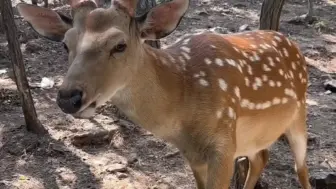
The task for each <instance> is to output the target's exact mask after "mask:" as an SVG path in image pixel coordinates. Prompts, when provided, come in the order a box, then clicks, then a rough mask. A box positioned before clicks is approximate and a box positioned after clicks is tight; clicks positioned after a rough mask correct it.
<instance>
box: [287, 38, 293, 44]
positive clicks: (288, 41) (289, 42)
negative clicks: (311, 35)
mask: <svg viewBox="0 0 336 189" xmlns="http://www.w3.org/2000/svg"><path fill="white" fill-rule="evenodd" d="M286 41H287V43H288V45H289V46H292V43H291V41H290V40H289V39H288V38H286Z"/></svg>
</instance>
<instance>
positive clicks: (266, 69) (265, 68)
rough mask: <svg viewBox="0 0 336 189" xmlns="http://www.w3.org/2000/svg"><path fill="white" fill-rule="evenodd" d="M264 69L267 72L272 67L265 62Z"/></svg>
mask: <svg viewBox="0 0 336 189" xmlns="http://www.w3.org/2000/svg"><path fill="white" fill-rule="evenodd" d="M263 70H264V71H266V72H269V71H271V68H270V67H268V66H267V64H263Z"/></svg>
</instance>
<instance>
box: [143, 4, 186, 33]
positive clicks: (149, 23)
mask: <svg viewBox="0 0 336 189" xmlns="http://www.w3.org/2000/svg"><path fill="white" fill-rule="evenodd" d="M188 7H189V0H172V1H170V2H167V3H162V4H160V5H157V6H155V7H154V8H152V9H151V10H150V11H149V12H148V13H147V15H145V16H144V17H143V18H142V19H141V20H138V22H139V25H140V32H141V38H143V39H160V38H163V37H165V36H167V35H169V34H170V33H171V32H173V31H174V30H175V29H176V27H177V26H178V24H179V23H180V20H181V19H182V17H183V15H184V14H185V12H186V11H187V9H188Z"/></svg>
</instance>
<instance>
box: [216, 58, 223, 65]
mask: <svg viewBox="0 0 336 189" xmlns="http://www.w3.org/2000/svg"><path fill="white" fill-rule="evenodd" d="M215 63H216V64H217V65H218V66H224V63H223V60H222V59H219V58H216V59H215Z"/></svg>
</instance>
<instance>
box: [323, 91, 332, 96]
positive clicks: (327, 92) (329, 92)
mask: <svg viewBox="0 0 336 189" xmlns="http://www.w3.org/2000/svg"><path fill="white" fill-rule="evenodd" d="M331 93H332V92H331V91H329V90H327V91H326V92H324V94H326V95H328V94H331Z"/></svg>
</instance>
